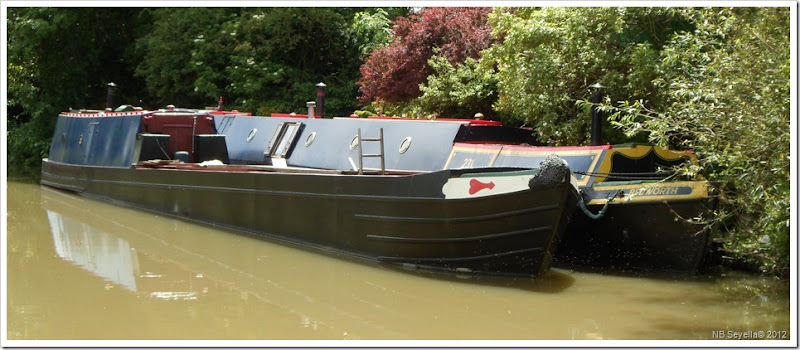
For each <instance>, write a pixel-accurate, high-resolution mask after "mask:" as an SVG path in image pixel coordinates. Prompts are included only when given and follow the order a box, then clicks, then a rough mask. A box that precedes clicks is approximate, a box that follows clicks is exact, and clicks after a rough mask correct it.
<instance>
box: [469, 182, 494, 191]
mask: <svg viewBox="0 0 800 350" xmlns="http://www.w3.org/2000/svg"><path fill="white" fill-rule="evenodd" d="M484 188H488V189H490V190H491V189H493V188H494V182H489V183H488V184H487V183H483V182H480V181H478V180H475V179H472V180H470V181H469V194H476V193H478V191H480V190H482V189H484Z"/></svg>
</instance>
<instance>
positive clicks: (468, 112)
mask: <svg viewBox="0 0 800 350" xmlns="http://www.w3.org/2000/svg"><path fill="white" fill-rule="evenodd" d="M428 64H429V65H430V66H431V67H433V71H434V73H433V74H431V75H429V76H428V78H427V80H426V82H425V83H422V84H420V86H419V89H420V91H422V96H420V97H418V98H417V99H415V100H414V102H415V103H416V104H418V105H419V106H420V109H421V110H422V113H424V114H433V115H437V116H441V117H451V118H453V117H455V118H471V117H472V116H473V115H475V113H478V112H480V113H482V114H483V115H484V116H485V117H486V118H487V119H499V117H498V115H497V113H496V112H495V111H494V109H493V108H492V104H493V103H494V102H495V101H497V94H496V93H495V89H496V87H497V79H496V78H495V76H494V74H492V73H491V71H490V70H487V69H486V68H485V67H483V66H481V65H480V63H479V61H478V60H475V59H473V58H472V57H467V59H466V60H464V63H460V64H455V65H453V64H451V63H450V62H448V61H447V59H446V58H444V57H443V56H441V55H435V56H433V57H431V59H430V60H429V61H428Z"/></svg>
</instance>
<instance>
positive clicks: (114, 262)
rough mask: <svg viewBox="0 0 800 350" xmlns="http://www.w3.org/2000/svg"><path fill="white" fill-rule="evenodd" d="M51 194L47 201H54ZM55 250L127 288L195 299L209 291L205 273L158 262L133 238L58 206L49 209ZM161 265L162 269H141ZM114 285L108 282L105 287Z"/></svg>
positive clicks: (176, 297) (171, 297)
mask: <svg viewBox="0 0 800 350" xmlns="http://www.w3.org/2000/svg"><path fill="white" fill-rule="evenodd" d="M52 200H53V199H52V197H50V199H49V200H48V201H47V203H50V204H52ZM47 218H48V220H49V222H50V229H51V231H52V233H53V244H54V246H55V251H56V254H58V256H59V257H61V258H62V259H64V260H67V261H70V262H72V263H74V264H76V265H78V266H80V267H81V268H82V269H84V270H86V271H89V272H91V273H93V274H95V275H97V276H99V277H102V278H103V279H105V280H106V281H108V282H112V283H114V284H116V285H118V286H120V287H122V288H124V289H126V290H129V291H131V292H134V293H137V294H144V295H147V296H150V297H153V298H158V299H172V300H177V299H181V300H193V299H197V296H198V294H199V293H207V292H208V284H207V283H205V280H204V279H203V275H202V274H194V273H192V272H191V271H188V270H187V269H186V268H185V267H183V266H180V265H179V264H174V263H172V264H170V263H163V262H161V263H157V262H155V261H151V260H152V259H153V258H154V257H153V256H150V255H147V254H144V255H141V257H142V258H143V259H145V260H146V261H144V262H143V263H141V264H140V254H139V252H138V251H137V250H136V248H134V247H132V246H131V244H130V242H128V241H127V240H125V239H122V238H120V237H118V236H114V235H112V234H109V233H107V232H104V231H102V230H100V229H97V228H95V227H93V226H90V225H88V224H86V223H84V222H82V221H80V220H78V219H75V218H72V217H70V216H67V215H64V214H62V213H60V212H58V211H55V210H50V209H48V210H47ZM148 265H158V266H159V268H160V269H159V271H158V272H152V271H146V270H144V271H143V270H142V266H148ZM113 287H114V285H111V284H107V285H106V288H107V289H109V288H113Z"/></svg>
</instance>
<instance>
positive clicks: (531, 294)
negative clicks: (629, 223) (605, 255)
mask: <svg viewBox="0 0 800 350" xmlns="http://www.w3.org/2000/svg"><path fill="white" fill-rule="evenodd" d="M7 194H8V207H7V224H8V227H7V232H6V233H7V242H6V243H7V246H6V250H7V272H6V278H7V291H6V292H7V293H6V294H5V295H6V296H7V309H6V310H5V312H7V314H6V317H7V323H6V324H5V325H4V327H7V329H6V331H7V337H8V339H9V340H15V341H16V340H67V341H69V340H128V339H132V340H195V341H197V340H251V341H261V340H284V341H285V340H326V341H330V342H327V343H322V344H327V345H333V346H336V345H341V344H356V345H357V344H362V343H359V342H344V343H342V342H337V340H392V341H396V340H401V341H402V340H413V341H423V343H422V344H433V345H445V344H450V343H448V342H444V343H441V342H432V343H426V342H425V341H433V340H446V341H457V342H456V343H455V344H460V345H468V344H472V343H469V342H467V343H463V342H461V341H468V340H474V341H478V342H477V343H476V344H482V345H487V344H489V345H492V344H496V345H504V344H505V345H508V344H511V345H520V344H522V345H537V344H542V343H540V342H539V341H550V342H545V344H554V343H553V342H552V341H574V340H598V341H599V340H617V341H619V340H654V341H659V340H702V341H709V342H713V343H711V344H712V345H717V346H729V345H730V346H736V345H735V344H734V343H719V342H720V341H722V340H720V339H725V340H724V341H729V342H737V341H738V340H732V339H731V338H740V337H745V338H744V339H749V338H753V337H759V334H761V333H758V332H764V333H763V335H761V337H763V338H765V339H766V338H778V339H781V340H783V341H781V342H778V343H776V342H768V343H759V344H762V345H769V344H773V345H781V344H782V345H787V344H788V343H787V342H792V343H793V344H796V339H795V337H796V335H795V334H793V332H794V328H793V326H792V325H791V324H790V317H793V316H792V315H790V310H791V306H790V293H792V292H793V291H792V290H791V288H790V283H789V282H788V281H785V280H783V281H782V280H776V279H774V278H770V277H763V276H755V275H750V274H746V273H742V272H736V271H723V270H714V271H711V272H708V273H705V274H703V275H700V276H693V277H687V276H656V275H638V276H637V275H630V274H628V275H626V274H623V273H614V272H608V271H605V272H581V271H574V270H570V269H563V268H555V269H552V270H551V272H549V273H548V274H547V275H545V276H543V277H541V278H539V279H538V280H530V279H486V278H482V279H475V278H470V279H462V278H458V277H455V276H437V275H419V274H415V273H412V272H406V271H397V270H394V269H388V268H384V267H380V266H378V265H370V264H364V263H359V262H353V261H349V260H344V259H341V258H336V257H330V256H326V255H323V254H318V253H314V252H309V251H305V250H302V249H298V248H294V247H289V246H284V245H280V244H276V243H273V242H269V241H265V240H262V239H258V238H255V237H252V236H247V235H242V234H236V233H233V232H231V231H227V230H224V229H219V228H214V227H210V226H207V225H200V224H195V223H189V222H185V221H181V220H178V219H174V218H170V217H165V216H162V215H158V214H154V213H149V212H143V211H139V210H134V209H129V208H123V207H119V206H115V205H112V204H108V203H105V202H100V201H96V200H93V199H87V198H84V197H80V196H76V195H73V194H68V193H65V192H61V191H56V190H52V189H49V188H47V187H41V186H39V185H38V184H34V183H19V182H13V181H12V182H8V189H7ZM309 215H313V213H309ZM720 331H722V332H720ZM501 340H502V341H507V340H513V341H516V342H511V343H508V342H499V343H494V342H493V341H501ZM519 341H523V342H521V343H520V342H519ZM668 343H669V342H668ZM701 343H703V344H708V343H706V342H701ZM66 344H70V343H66ZM112 344H113V342H112ZM121 344H127V343H121ZM168 344H172V343H168ZM192 344H195V345H202V344H205V343H202V342H201V343H192ZM213 344H218V343H213ZM248 344H249V343H248ZM256 344H260V343H258V342H256ZM267 344H271V343H267ZM288 344H293V343H291V342H290V343H288ZM301 344H304V343H301ZM311 344H313V345H318V343H311ZM370 344H372V343H370ZM377 344H379V345H396V344H416V343H415V342H410V343H403V342H400V343H393V342H389V343H381V342H378V343H377ZM555 344H561V342H556V343H555ZM567 344H573V345H578V346H586V345H611V344H617V343H614V342H610V343H608V342H604V341H599V342H588V343H587V342H578V343H570V342H568V343H567ZM623 344H625V343H624V342H623ZM636 344H639V343H636ZM655 344H656V345H657V344H659V343H655ZM740 345H741V344H740Z"/></svg>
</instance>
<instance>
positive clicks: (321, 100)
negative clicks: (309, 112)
mask: <svg viewBox="0 0 800 350" xmlns="http://www.w3.org/2000/svg"><path fill="white" fill-rule="evenodd" d="M325 87H327V85H325V84H324V83H319V84H317V106H316V107H317V112H316V114H315V115H318V116H320V117H322V118H325Z"/></svg>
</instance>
